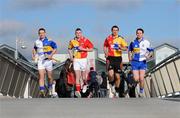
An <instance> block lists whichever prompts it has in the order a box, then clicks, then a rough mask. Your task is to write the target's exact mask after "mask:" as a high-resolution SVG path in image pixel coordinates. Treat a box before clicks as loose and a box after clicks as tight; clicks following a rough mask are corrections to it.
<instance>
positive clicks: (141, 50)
mask: <svg viewBox="0 0 180 118" xmlns="http://www.w3.org/2000/svg"><path fill="white" fill-rule="evenodd" d="M129 51H131V52H132V53H133V59H132V60H134V61H144V60H146V56H147V55H148V54H149V53H150V52H152V51H153V48H151V47H150V42H149V41H148V40H145V39H144V38H143V39H142V40H141V41H138V39H135V40H134V41H133V42H131V44H130V45H129Z"/></svg>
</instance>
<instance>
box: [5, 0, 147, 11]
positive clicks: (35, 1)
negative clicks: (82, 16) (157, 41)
mask: <svg viewBox="0 0 180 118" xmlns="http://www.w3.org/2000/svg"><path fill="white" fill-rule="evenodd" d="M143 1H144V0H99V1H98V0H12V1H10V2H9V3H8V7H9V6H10V7H12V8H14V9H17V10H37V9H48V8H54V7H55V8H56V7H58V6H60V7H62V6H64V5H87V6H88V5H91V6H93V7H95V8H97V9H99V10H103V11H104V10H110V11H111V10H115V11H116V10H128V9H132V8H135V7H138V6H139V5H141V4H142V3H143ZM10 7H9V8H10Z"/></svg>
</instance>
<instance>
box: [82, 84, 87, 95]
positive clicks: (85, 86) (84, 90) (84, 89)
mask: <svg viewBox="0 0 180 118" xmlns="http://www.w3.org/2000/svg"><path fill="white" fill-rule="evenodd" d="M87 89H88V85H84V86H83V89H82V92H83V93H86V91H87Z"/></svg>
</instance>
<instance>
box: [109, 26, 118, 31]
mask: <svg viewBox="0 0 180 118" xmlns="http://www.w3.org/2000/svg"><path fill="white" fill-rule="evenodd" d="M114 28H117V29H118V30H119V27H118V26H117V25H114V26H112V28H111V31H112V30H113V29H114Z"/></svg>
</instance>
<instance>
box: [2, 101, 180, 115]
mask: <svg viewBox="0 0 180 118" xmlns="http://www.w3.org/2000/svg"><path fill="white" fill-rule="evenodd" d="M0 118H180V99H171V100H161V99H157V98H156V99H154V98H151V99H58V98H56V99H7V98H0Z"/></svg>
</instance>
